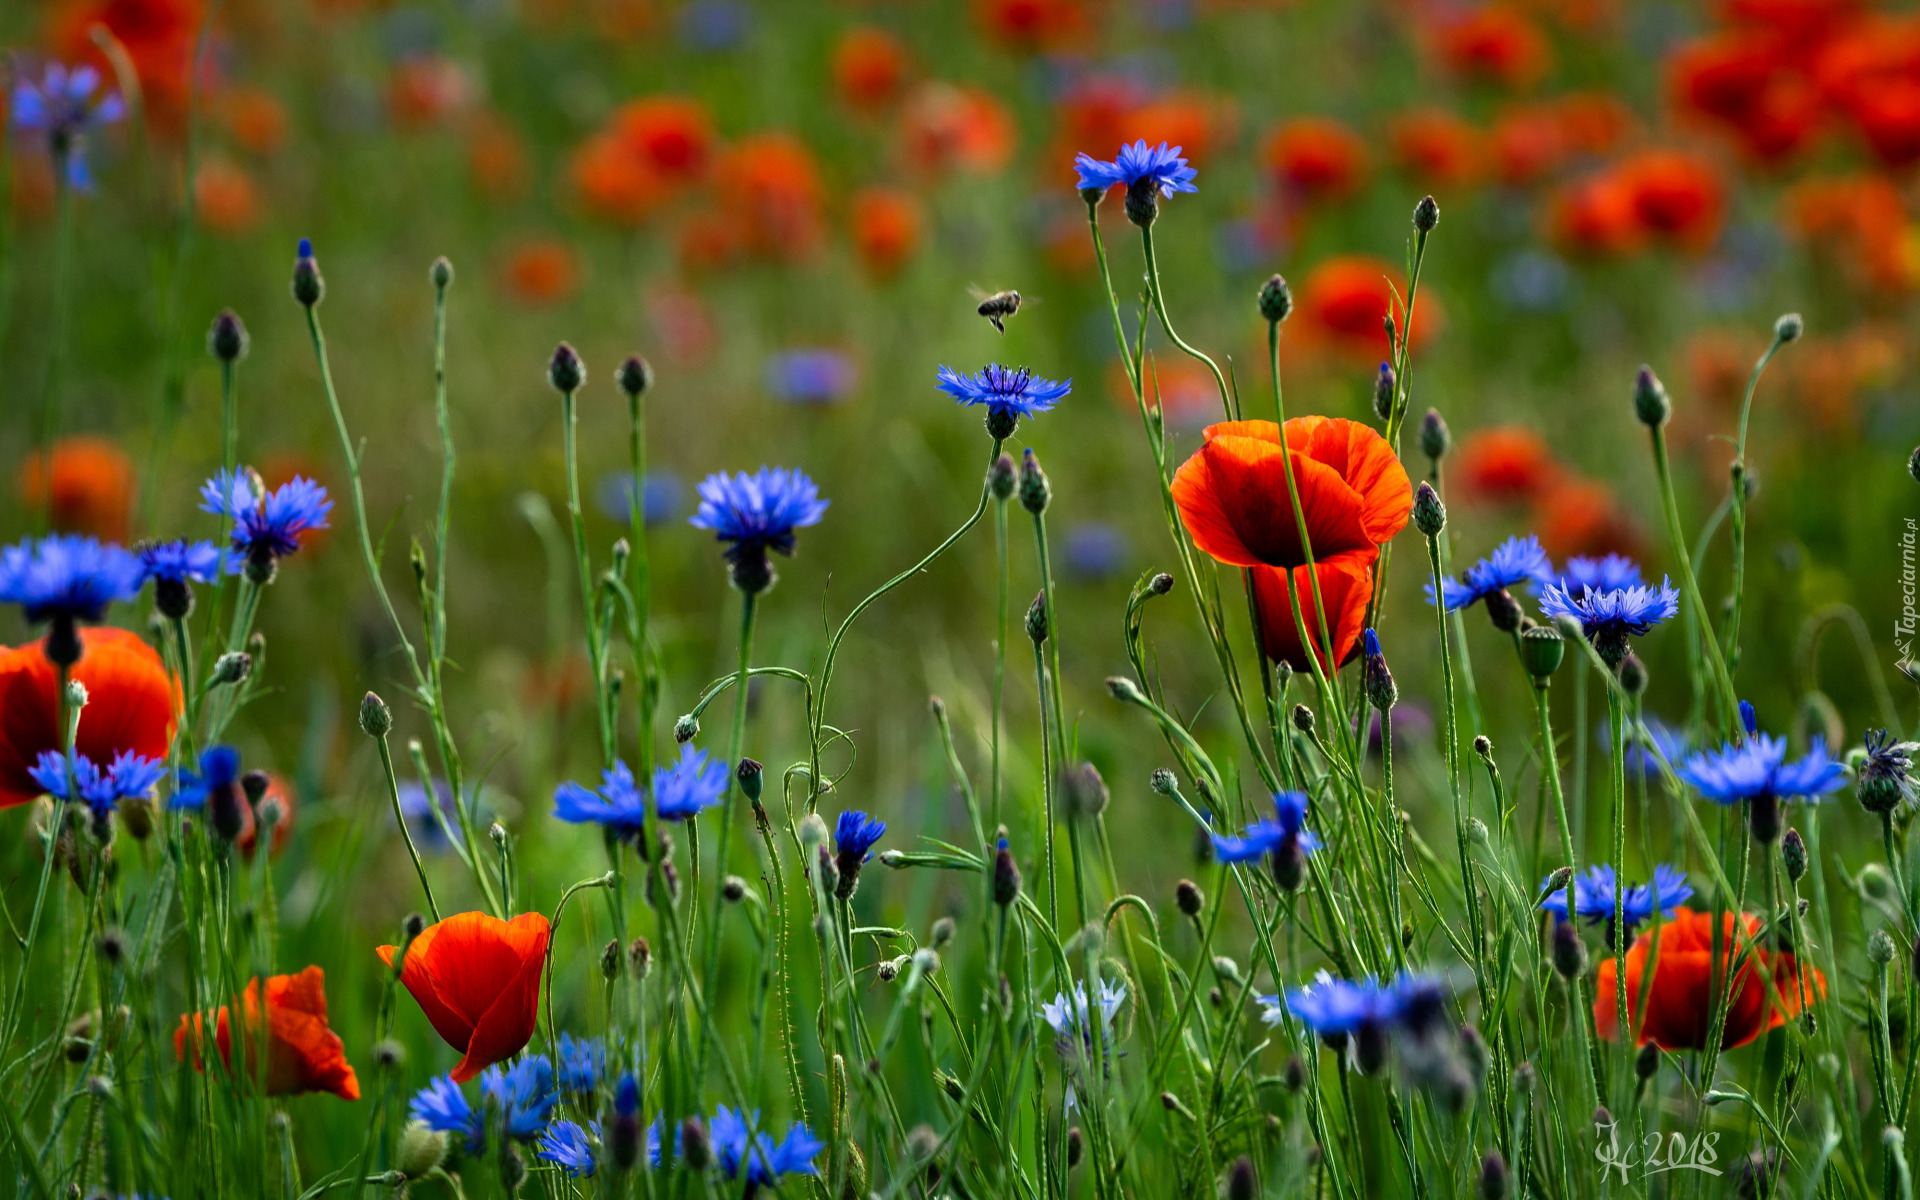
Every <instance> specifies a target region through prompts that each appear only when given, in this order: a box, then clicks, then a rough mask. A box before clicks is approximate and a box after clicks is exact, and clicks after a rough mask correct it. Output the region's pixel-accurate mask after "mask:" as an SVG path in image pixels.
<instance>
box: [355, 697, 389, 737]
mask: <svg viewBox="0 0 1920 1200" xmlns="http://www.w3.org/2000/svg"><path fill="white" fill-rule="evenodd" d="M360 728H361V730H362V731H363V732H365V733H366V735H367V736H368V737H371V738H383V737H385V736H387V734H389V733H391V732H392V731H393V710H392V709H390V708H388V707H387V702H386V701H385V700H382V699H381V698H380V697H378V696H376V695H374V694H373V693H372V692H368V693H367V694H366V695H365V696H363V697H362V698H361V700H360Z"/></svg>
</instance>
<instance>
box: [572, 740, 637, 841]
mask: <svg viewBox="0 0 1920 1200" xmlns="http://www.w3.org/2000/svg"><path fill="white" fill-rule="evenodd" d="M600 779H601V781H602V782H601V785H600V788H599V790H598V791H589V790H588V789H586V788H584V787H581V786H580V785H579V784H577V783H574V782H573V781H572V780H568V781H567V782H565V783H563V784H561V785H560V786H559V787H557V788H555V789H554V790H553V815H554V816H556V817H559V818H560V819H561V820H562V821H569V822H572V823H573V824H575V825H588V824H592V825H604V826H606V827H607V828H608V829H611V830H613V831H614V833H615V834H616V835H618V836H619V837H621V838H627V839H631V838H635V837H638V836H640V833H641V832H642V831H643V830H645V829H646V827H647V798H646V796H645V795H644V794H642V793H641V791H640V788H639V787H638V785H636V784H635V783H634V781H633V768H631V767H629V766H627V764H626V763H624V762H620V761H617V760H616V761H615V762H614V764H613V766H611V767H609V768H608V769H607V770H605V771H602V772H600Z"/></svg>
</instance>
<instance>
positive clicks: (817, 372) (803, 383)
mask: <svg viewBox="0 0 1920 1200" xmlns="http://www.w3.org/2000/svg"><path fill="white" fill-rule="evenodd" d="M859 381H860V368H859V366H858V365H857V364H856V363H855V362H854V361H853V357H852V356H851V355H849V354H847V353H845V352H844V351H840V350H834V349H830V348H827V347H818V348H814V349H806V350H789V351H786V352H785V353H783V354H776V355H774V356H773V357H772V358H769V359H768V360H767V369H766V384H767V390H768V391H769V392H772V393H773V394H774V395H776V396H778V397H780V399H782V400H785V401H787V402H788V403H790V404H832V403H834V402H835V401H837V400H844V399H846V398H847V396H848V395H849V394H850V393H851V392H852V391H853V388H854V385H855V384H856V383H858V382H859Z"/></svg>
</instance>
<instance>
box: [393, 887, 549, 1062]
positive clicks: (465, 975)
mask: <svg viewBox="0 0 1920 1200" xmlns="http://www.w3.org/2000/svg"><path fill="white" fill-rule="evenodd" d="M549 935H550V930H549V929H548V926H547V919H546V918H545V917H543V916H541V915H540V914H539V913H522V914H521V915H520V916H517V917H515V918H514V919H513V920H511V921H502V920H500V919H499V918H497V917H490V916H488V915H487V914H486V913H479V912H469V913H461V914H459V915H458V916H453V917H448V918H447V919H446V920H444V921H440V922H438V923H436V924H433V925H429V926H427V928H426V930H425V931H424V932H422V933H421V934H420V936H419V937H417V938H415V939H414V940H413V946H412V948H410V949H409V950H408V951H407V958H406V963H405V965H404V966H403V967H402V968H401V972H400V982H401V983H403V984H405V985H406V988H407V990H408V991H409V992H412V993H413V998H414V1000H415V1001H417V1002H418V1003H419V1005H420V1011H421V1012H423V1013H425V1014H426V1015H427V1020H428V1021H429V1022H431V1023H432V1025H433V1029H434V1032H435V1033H438V1034H439V1035H440V1036H441V1037H443V1038H445V1039H446V1041H447V1044H448V1045H449V1046H452V1047H453V1048H454V1049H455V1050H458V1051H460V1052H461V1053H462V1054H464V1055H465V1057H464V1058H462V1059H461V1060H460V1065H459V1066H456V1067H455V1068H454V1069H453V1080H454V1082H455V1083H465V1082H466V1081H467V1080H469V1079H472V1078H473V1077H474V1076H475V1075H478V1074H479V1073H480V1072H481V1071H483V1070H485V1069H486V1068H488V1067H490V1066H492V1065H493V1064H494V1063H497V1062H504V1061H505V1060H507V1059H509V1058H512V1057H513V1056H514V1055H516V1054H518V1053H520V1051H521V1050H522V1049H524V1048H525V1047H526V1044H527V1042H528V1041H529V1040H530V1039H531V1038H532V1037H533V1022H534V1016H535V1014H536V1013H537V1012H538V1010H539V1008H540V971H541V968H542V966H543V965H544V964H545V962H546V956H547V938H548V937H549ZM377 953H378V954H379V955H380V961H381V962H383V963H386V964H387V965H388V966H392V965H393V956H394V955H395V954H396V953H398V948H397V947H394V946H381V947H380V948H379V950H378V951H377Z"/></svg>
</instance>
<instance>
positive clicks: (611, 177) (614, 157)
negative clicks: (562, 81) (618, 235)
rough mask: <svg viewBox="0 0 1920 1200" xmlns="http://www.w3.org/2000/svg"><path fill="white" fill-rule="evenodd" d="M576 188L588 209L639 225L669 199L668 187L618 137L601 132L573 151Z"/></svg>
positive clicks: (608, 218) (620, 222)
mask: <svg viewBox="0 0 1920 1200" xmlns="http://www.w3.org/2000/svg"><path fill="white" fill-rule="evenodd" d="M570 174H571V176H572V181H573V190H574V192H575V193H576V194H577V195H578V196H579V197H580V202H581V204H582V206H583V207H585V208H586V210H587V212H588V213H590V214H592V215H593V216H595V217H598V218H600V219H601V220H603V221H611V222H613V223H614V224H617V225H638V224H640V223H641V222H643V221H645V220H646V219H647V218H648V217H650V216H652V215H653V214H654V212H656V211H657V210H658V209H659V208H660V206H661V204H663V203H664V202H665V201H666V198H667V187H666V184H665V182H664V181H663V180H661V179H660V177H659V176H658V175H656V174H655V173H654V171H653V168H651V167H649V166H648V165H647V164H646V162H645V161H644V160H642V159H641V158H640V157H639V156H637V155H635V154H633V153H632V152H631V151H630V150H629V149H628V147H627V146H626V145H625V144H624V143H623V142H622V141H621V140H620V139H619V138H617V137H615V136H614V135H612V134H609V133H599V134H595V135H594V136H592V137H590V138H588V139H587V140H586V141H585V142H582V143H581V144H580V146H579V148H578V149H576V150H575V151H574V152H573V163H572V166H571V168H570Z"/></svg>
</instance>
